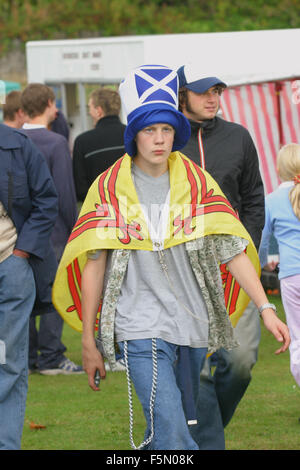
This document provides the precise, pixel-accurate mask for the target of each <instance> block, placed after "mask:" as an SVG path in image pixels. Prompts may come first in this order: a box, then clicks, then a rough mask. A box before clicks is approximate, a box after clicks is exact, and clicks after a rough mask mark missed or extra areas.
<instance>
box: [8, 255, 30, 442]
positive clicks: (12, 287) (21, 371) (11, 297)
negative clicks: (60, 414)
mask: <svg viewBox="0 0 300 470" xmlns="http://www.w3.org/2000/svg"><path fill="white" fill-rule="evenodd" d="M34 300H35V283H34V278H33V273H32V270H31V267H30V265H29V263H28V261H27V259H25V258H20V257H18V256H14V255H11V256H9V257H8V258H6V259H5V260H4V261H2V263H0V339H1V340H2V341H3V342H4V343H5V349H6V354H5V361H4V362H5V364H1V365H0V449H7V450H17V449H20V447H21V437H22V431H23V425H24V416H25V405H26V398H27V389H28V325H29V317H30V314H31V311H32V307H33V304H34Z"/></svg>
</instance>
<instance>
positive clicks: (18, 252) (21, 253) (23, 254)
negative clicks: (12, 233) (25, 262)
mask: <svg viewBox="0 0 300 470" xmlns="http://www.w3.org/2000/svg"><path fill="white" fill-rule="evenodd" d="M13 255H15V256H19V258H29V253H27V251H23V250H18V249H17V248H15V249H14V251H13Z"/></svg>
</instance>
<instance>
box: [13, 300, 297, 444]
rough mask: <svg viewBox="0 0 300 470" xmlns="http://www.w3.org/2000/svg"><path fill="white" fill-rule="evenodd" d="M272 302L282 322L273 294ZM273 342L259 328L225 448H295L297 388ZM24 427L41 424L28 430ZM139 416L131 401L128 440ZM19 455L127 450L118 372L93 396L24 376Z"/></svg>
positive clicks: (73, 346)
mask: <svg viewBox="0 0 300 470" xmlns="http://www.w3.org/2000/svg"><path fill="white" fill-rule="evenodd" d="M270 299H271V301H272V302H274V303H276V304H277V307H278V309H279V312H280V313H279V314H280V316H281V318H283V313H282V306H281V302H280V299H279V298H278V297H272V298H270ZM63 341H64V343H65V345H66V346H67V348H68V353H67V355H68V357H69V358H70V359H72V360H73V361H75V362H77V363H81V350H80V349H81V344H80V335H79V334H78V333H77V332H75V331H73V330H71V329H70V328H69V327H68V326H67V325H66V326H65V327H64V335H63ZM276 349H277V343H276V341H275V340H274V339H273V337H272V336H271V335H270V334H269V333H268V332H267V331H266V330H265V329H264V327H262V339H261V345H260V352H259V360H258V363H257V364H256V366H255V367H254V369H253V374H252V375H253V378H252V381H251V384H250V386H249V388H248V390H247V392H246V394H245V396H244V398H243V400H242V401H241V403H240V405H239V406H238V408H237V410H236V413H235V415H234V417H233V419H232V421H231V422H230V424H229V425H228V426H227V428H226V432H225V433H226V447H227V449H229V450H241V449H242V450H254V449H255V450H262V449H264V450H275V449H276V450H283V449H284V450H292V449H293V450H296V449H299V447H300V423H299V422H298V418H299V417H300V389H299V387H298V386H297V385H296V383H295V382H294V379H293V377H292V375H291V373H290V370H289V353H288V352H287V353H285V354H282V355H280V356H275V355H274V351H275V350H276ZM30 422H34V423H36V424H40V425H44V426H46V428H45V429H39V430H37V429H35V430H32V429H30ZM143 433H144V417H143V413H142V410H141V407H140V405H139V403H138V401H137V399H136V397H135V396H134V441H135V444H140V443H141V441H142V440H143ZM22 449H24V450H92V449H103V450H127V449H130V445H129V414H128V397H127V382H126V377H125V373H124V372H108V374H107V378H106V380H105V381H103V382H102V384H101V391H100V392H97V393H96V392H93V391H92V390H91V389H90V388H89V386H88V383H87V377H86V375H80V376H55V377H49V376H41V375H39V374H33V375H30V376H29V392H28V399H27V409H26V417H25V425H24V432H23V441H22Z"/></svg>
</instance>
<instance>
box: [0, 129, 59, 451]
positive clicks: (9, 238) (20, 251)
mask: <svg viewBox="0 0 300 470" xmlns="http://www.w3.org/2000/svg"><path fill="white" fill-rule="evenodd" d="M57 213H58V203H57V193H56V189H55V186H54V183H53V180H52V177H51V175H50V172H49V169H48V166H47V164H46V161H45V159H44V157H43V155H42V154H41V153H40V152H39V151H38V149H37V147H36V146H35V145H34V144H33V143H32V142H31V140H30V139H29V138H28V137H26V136H25V135H24V134H22V133H21V132H20V131H18V130H16V129H12V128H10V127H8V126H6V125H3V124H0V449H2V450H18V449H20V447H21V437H22V431H23V424H24V415H25V406H26V397H27V389H28V336H29V335H28V328H29V318H30V315H31V313H32V311H38V312H40V313H41V312H43V311H49V310H50V309H51V291H52V283H53V279H54V276H55V273H56V269H57V263H56V259H55V255H54V252H53V250H52V248H51V244H50V236H51V231H52V229H53V226H54V223H55V220H56V218H57ZM52 308H54V307H53V306H52Z"/></svg>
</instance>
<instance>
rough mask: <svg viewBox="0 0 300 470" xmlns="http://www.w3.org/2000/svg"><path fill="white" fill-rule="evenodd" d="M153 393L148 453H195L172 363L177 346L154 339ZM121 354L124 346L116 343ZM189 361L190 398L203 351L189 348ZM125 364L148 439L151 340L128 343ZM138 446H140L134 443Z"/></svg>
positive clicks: (173, 363) (195, 383)
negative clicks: (190, 356)
mask: <svg viewBox="0 0 300 470" xmlns="http://www.w3.org/2000/svg"><path fill="white" fill-rule="evenodd" d="M156 341H157V363H158V365H157V375H158V377H157V390H156V398H155V404H154V438H153V440H152V442H151V443H150V444H149V446H148V447H147V449H148V450H152V449H156V450H159V449H160V450H177V449H180V450H198V445H197V444H196V442H195V441H194V440H193V438H192V437H191V433H190V430H189V426H188V425H187V420H186V416H185V413H184V410H183V404H182V395H181V391H180V388H179V386H178V383H177V379H176V370H175V369H176V361H177V352H178V346H176V345H174V344H171V343H168V342H166V341H163V340H161V339H157V340H156ZM119 347H120V350H121V353H122V354H123V353H124V343H119ZM190 352H191V354H192V357H193V360H192V361H191V364H193V367H192V370H191V375H192V377H193V378H194V380H193V391H194V396H196V395H197V388H198V386H197V384H199V382H200V380H199V377H200V371H201V368H202V365H203V363H204V360H205V356H206V353H207V349H206V348H190ZM128 364H129V371H130V377H131V379H132V382H133V384H134V387H135V390H136V393H137V396H138V398H139V400H140V402H141V404H142V407H143V411H144V415H145V418H146V421H147V429H146V433H145V436H144V438H145V439H146V438H147V437H148V436H149V435H150V429H151V427H150V413H149V402H150V394H151V388H152V365H153V362H152V341H151V339H143V340H132V341H128ZM135 444H136V445H139V444H140V442H138V443H135Z"/></svg>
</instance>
